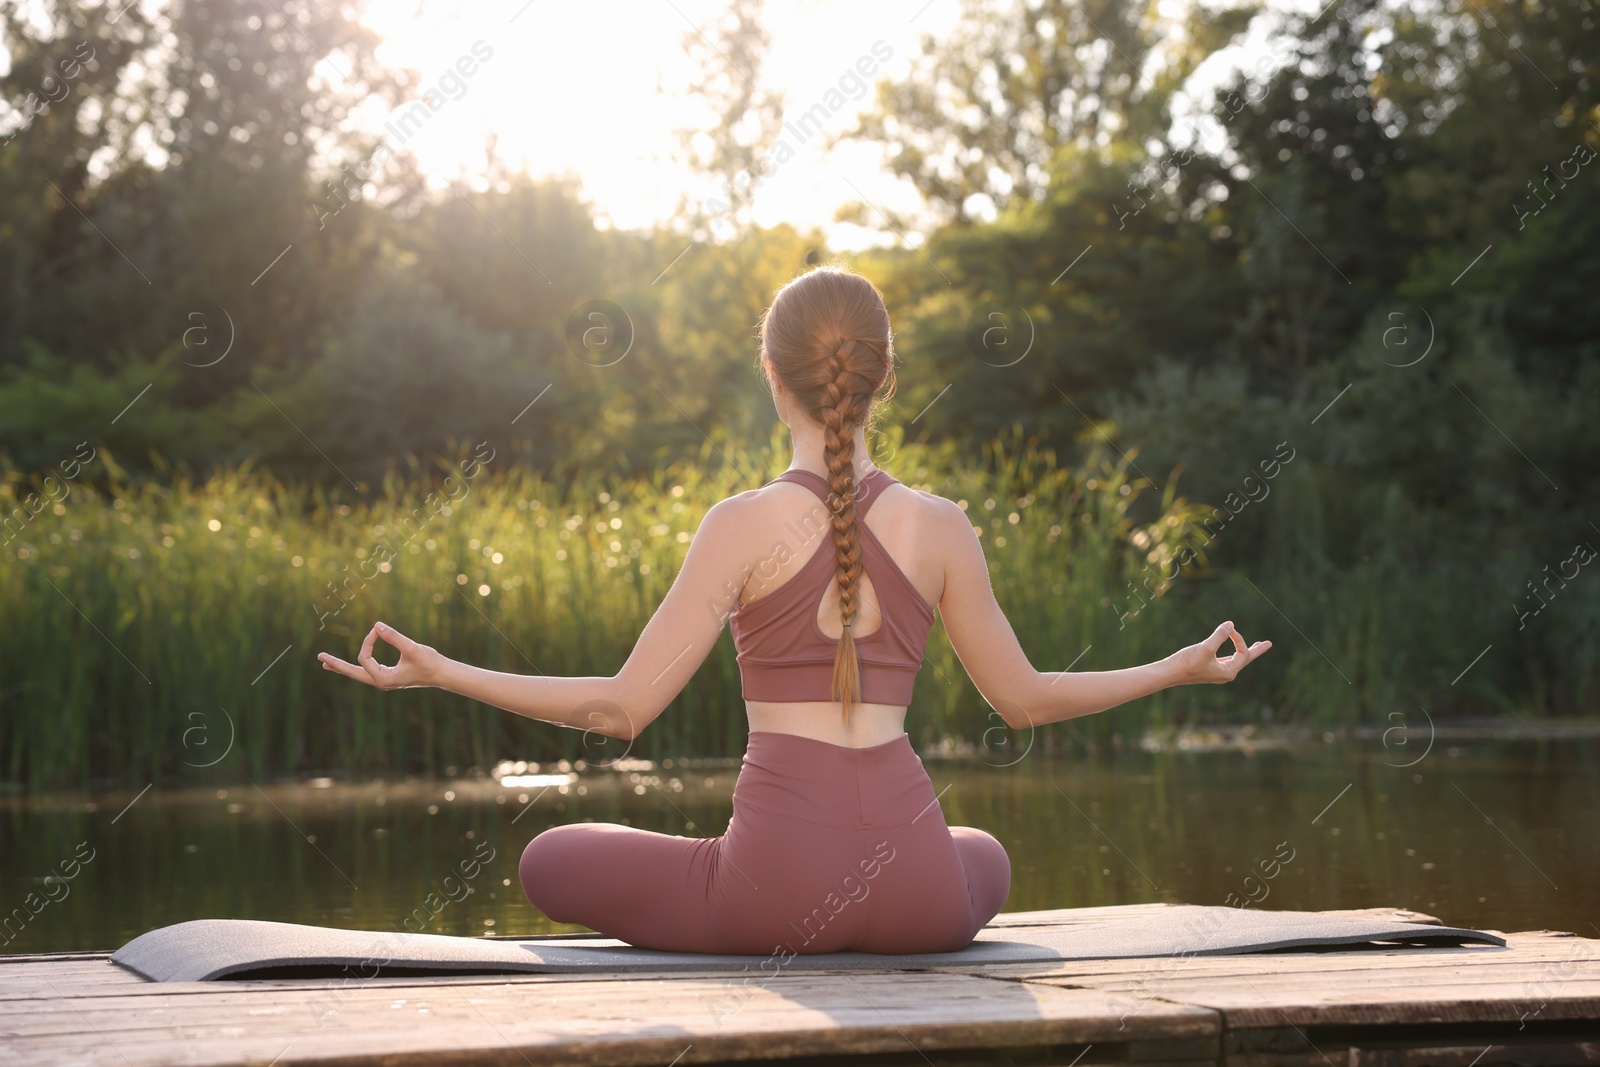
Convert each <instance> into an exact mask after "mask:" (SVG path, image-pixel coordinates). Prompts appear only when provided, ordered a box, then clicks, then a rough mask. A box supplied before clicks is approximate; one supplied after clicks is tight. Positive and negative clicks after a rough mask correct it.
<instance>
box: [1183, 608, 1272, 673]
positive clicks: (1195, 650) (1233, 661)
mask: <svg viewBox="0 0 1600 1067" xmlns="http://www.w3.org/2000/svg"><path fill="white" fill-rule="evenodd" d="M1230 637H1231V638H1233V644H1234V651H1233V652H1232V653H1230V654H1229V655H1226V656H1220V657H1219V656H1218V655H1217V651H1218V650H1219V649H1221V648H1222V646H1223V645H1224V644H1225V643H1226V642H1227V640H1228V638H1230ZM1271 647H1272V642H1271V641H1257V642H1256V643H1255V644H1253V645H1249V646H1246V645H1245V643H1244V637H1243V636H1241V635H1240V633H1239V631H1238V630H1236V629H1234V628H1233V623H1231V622H1225V623H1223V624H1222V625H1221V626H1218V627H1217V628H1216V629H1215V630H1214V631H1212V634H1211V636H1210V637H1208V638H1206V639H1205V640H1204V641H1201V642H1200V643H1199V644H1195V645H1190V646H1189V647H1188V648H1181V649H1179V650H1178V651H1176V652H1174V653H1173V654H1172V655H1171V656H1170V657H1169V658H1170V659H1171V660H1172V661H1173V663H1174V665H1175V666H1176V667H1177V669H1178V674H1179V680H1178V683H1177V684H1179V685H1197V684H1200V683H1210V684H1212V685H1222V684H1224V683H1226V682H1231V681H1233V680H1234V678H1236V677H1237V676H1238V674H1239V672H1240V671H1242V670H1244V668H1245V664H1247V663H1249V662H1251V661H1252V660H1254V659H1255V658H1256V657H1257V656H1260V655H1261V654H1262V653H1263V652H1265V651H1266V650H1267V649H1269V648H1271Z"/></svg>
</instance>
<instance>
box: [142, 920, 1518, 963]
mask: <svg viewBox="0 0 1600 1067" xmlns="http://www.w3.org/2000/svg"><path fill="white" fill-rule="evenodd" d="M1058 922H1059V925H1057V924H1052V925H1044V926H1022V927H1018V926H1007V927H986V928H985V929H983V930H981V931H980V932H979V933H978V936H977V938H976V939H975V940H974V941H973V942H972V944H970V945H968V946H967V947H966V948H963V949H961V950H959V951H957V952H932V953H923V954H919V955H906V956H889V955H878V954H874V953H870V952H832V953H817V954H813V955H806V954H803V953H802V954H795V955H790V954H788V953H784V954H782V955H776V954H773V955H759V956H728V955H713V954H702V953H693V952H662V951H659V950H656V949H646V948H634V947H633V946H631V945H628V944H626V943H625V942H622V941H617V940H615V939H612V938H605V937H598V936H596V937H580V938H546V939H543V940H541V939H537V938H530V939H528V940H525V941H524V940H485V939H483V938H474V937H446V936H442V935H439V934H408V933H382V932H375V931H367V930H336V929H331V928H328V927H322V926H300V925H297V924H294V923H277V922H262V921H258V920H254V919H196V920H193V921H191V922H183V923H177V924H176V925H173V926H163V927H161V928H160V929H157V930H151V931H150V932H149V933H147V934H141V935H140V936H138V937H136V938H134V939H133V940H132V941H129V942H128V943H127V944H126V945H123V946H122V947H121V948H120V949H118V950H117V951H116V952H115V953H113V954H112V956H111V960H112V962H114V963H119V964H121V965H122V966H124V967H126V968H128V969H129V970H131V971H134V972H135V973H137V974H140V975H143V976H144V977H146V978H149V979H152V980H154V981H157V982H196V981H211V980H214V979H219V978H248V977H251V976H257V977H265V976H269V975H270V976H271V977H284V976H287V975H290V974H293V975H296V976H305V977H309V976H311V975H312V974H314V973H316V972H319V971H320V972H322V973H324V974H327V973H338V974H341V975H342V976H345V977H353V978H374V977H378V976H379V975H384V976H391V975H404V974H412V975H415V974H504V973H519V972H534V973H538V972H545V973H559V972H567V973H570V972H592V973H596V974H612V973H619V972H629V971H724V970H725V971H732V972H741V971H743V970H744V969H746V968H758V967H759V965H760V964H761V962H762V961H771V962H769V963H768V964H767V966H766V971H767V972H769V973H772V972H775V971H776V972H778V973H785V974H788V973H793V972H796V971H815V970H920V969H923V968H926V967H934V966H949V965H956V966H967V965H971V964H978V963H1037V962H1046V961H1050V960H1088V959H1126V958H1134V957H1144V956H1185V955H1202V956H1215V955H1229V954H1232V953H1241V952H1266V951H1271V950H1273V949H1283V948H1296V947H1328V946H1339V945H1358V944H1365V943H1367V942H1374V941H1376V942H1398V943H1405V944H1439V943H1443V944H1462V943H1464V942H1469V941H1476V942H1483V943H1487V944H1491V945H1500V946H1504V945H1505V939H1504V938H1501V937H1496V936H1495V935H1493V934H1486V933H1483V932H1481V931H1478V930H1463V929H1458V928H1456V927H1451V926H1437V925H1432V924H1424V923H1406V922H1395V921H1388V920H1376V919H1355V918H1339V917H1332V916H1325V915H1319V914H1317V913H1316V912H1293V911H1259V910H1255V909H1249V908H1229V907H1218V906H1207V905H1198V904H1179V905H1172V906H1171V907H1169V908H1166V909H1162V910H1161V911H1158V912H1155V913H1153V914H1149V915H1140V916H1137V917H1129V918H1123V919H1113V920H1109V921H1090V922H1074V921H1073V920H1072V919H1071V916H1070V913H1067V914H1065V915H1062V916H1061V917H1060V919H1059V920H1058ZM801 943H802V937H801V936H800V935H798V934H797V935H796V936H795V938H794V939H793V940H792V941H790V945H791V947H792V948H799V947H801ZM346 968H347V969H346Z"/></svg>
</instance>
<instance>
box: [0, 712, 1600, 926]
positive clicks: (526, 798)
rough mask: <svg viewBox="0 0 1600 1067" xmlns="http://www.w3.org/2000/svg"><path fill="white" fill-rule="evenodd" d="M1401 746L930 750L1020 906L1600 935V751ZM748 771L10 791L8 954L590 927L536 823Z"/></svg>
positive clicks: (671, 799) (723, 807)
mask: <svg viewBox="0 0 1600 1067" xmlns="http://www.w3.org/2000/svg"><path fill="white" fill-rule="evenodd" d="M1411 747H1412V750H1413V753H1415V752H1416V751H1417V750H1419V749H1420V747H1421V746H1420V745H1413V746H1411ZM1400 751H1401V750H1398V749H1397V748H1391V749H1385V748H1384V747H1383V746H1382V745H1380V744H1378V743H1377V742H1376V741H1370V742H1368V741H1360V740H1349V739H1341V740H1339V741H1337V742H1332V743H1321V742H1312V743H1309V744H1301V745H1296V746H1290V747H1284V748H1269V749H1263V750H1255V751H1249V752H1246V751H1238V750H1225V751H1176V752H1164V753H1159V752H1148V751H1142V750H1132V751H1122V752H1118V753H1104V754H1101V755H1099V756H1097V757H1095V758H1094V759H1087V758H1079V759H1063V758H1055V759H1046V758H1044V757H1042V756H1040V755H1037V754H1035V755H1031V756H1029V757H1028V758H1024V759H1022V760H1021V761H1020V762H1017V763H1016V764H1014V765H1012V766H1009V767H994V766H988V765H986V764H985V762H984V761H982V760H978V761H971V760H963V761H958V760H944V759H936V758H932V757H931V756H930V757H927V758H926V760H925V762H926V764H927V767H928V770H929V774H930V776H931V777H932V779H933V782H934V785H935V787H936V788H937V789H940V790H943V791H944V792H943V794H942V796H943V799H942V804H943V807H944V810H945V814H946V818H947V820H948V821H949V822H950V823H951V824H958V823H965V824H967V825H971V826H978V827H982V828H983V829H986V830H988V831H989V832H991V833H993V834H994V835H995V836H996V837H998V838H999V839H1000V840H1001V841H1002V842H1003V843H1004V844H1005V846H1006V849H1007V850H1008V851H1009V852H1010V854H1011V857H1012V865H1013V883H1012V890H1011V898H1010V900H1009V901H1008V902H1007V904H1006V910H1008V911H1019V910H1027V909H1034V908H1051V907H1074V906H1088V905H1100V904H1126V903H1138V902H1145V901H1169V902H1175V903H1177V902H1186V903H1197V904H1223V903H1230V902H1231V903H1236V904H1237V903H1240V902H1243V901H1245V900H1251V901H1253V902H1255V903H1254V904H1253V906H1259V907H1266V908H1286V909H1329V908H1358V907H1374V906H1381V905H1395V906H1400V907H1408V908H1412V909H1416V910H1419V911H1426V912H1429V913H1431V914H1434V915H1437V916H1439V917H1440V918H1441V919H1443V920H1444V921H1445V922H1447V923H1451V924H1456V925H1466V926H1476V927H1479V928H1488V929H1496V930H1501V931H1513V930H1527V929H1540V928H1550V929H1560V930H1570V931H1574V932H1577V933H1580V934H1583V935H1586V936H1590V937H1600V925H1597V924H1600V740H1597V739H1595V738H1593V737H1589V738H1578V739H1566V740H1556V741H1551V740H1544V741H1506V740H1492V739H1490V740H1456V741H1452V742H1448V743H1446V742H1445V741H1444V740H1442V739H1440V740H1439V741H1438V742H1437V743H1436V744H1435V745H1434V746H1433V748H1432V749H1431V750H1430V751H1428V753H1427V755H1426V756H1424V757H1423V758H1422V759H1421V760H1420V762H1417V763H1416V764H1415V765H1414V766H1411V767H1397V766H1394V764H1397V763H1401V762H1409V761H1410V760H1412V759H1415V758H1416V756H1415V755H1414V754H1413V755H1406V756H1403V757H1402V756H1401V755H1400V754H1399V752H1400ZM735 769H736V768H735V767H734V766H731V765H727V764H726V763H724V764H723V765H716V764H705V763H687V764H686V763H684V762H681V761H679V762H676V763H674V764H673V765H671V766H668V765H667V761H662V762H661V763H659V764H656V765H653V766H650V767H649V768H648V769H646V768H642V767H638V766H634V767H632V768H630V769H629V770H628V771H624V772H619V771H616V770H606V771H594V770H586V771H585V772H584V773H583V774H582V775H579V776H577V777H576V778H574V779H573V780H571V781H570V782H567V781H566V776H565V775H561V774H557V773H556V772H557V771H558V769H557V768H554V767H544V768H541V770H542V771H544V772H545V773H547V774H552V775H554V778H552V779H551V780H550V781H555V780H560V781H563V782H565V791H564V792H563V790H562V786H561V785H558V784H549V782H548V781H541V780H534V781H514V782H513V784H504V783H502V782H501V781H498V780H496V779H493V778H484V779H479V780H476V781H460V782H435V781H406V782H373V783H366V784H343V783H333V782H329V781H327V780H325V779H323V780H315V781H312V782H300V783H294V784H269V785H264V786H261V787H259V788H258V787H256V786H254V785H250V784H245V785H243V786H238V785H235V786H230V787H228V788H227V789H217V788H208V789H203V790H177V791H166V792H163V791H158V790H150V791H148V792H147V793H145V794H143V795H138V796H137V799H135V797H136V794H135V793H134V792H133V791H128V792H123V793H118V794H105V795H95V796H85V795H70V796H49V797H35V798H26V799H22V798H13V799H10V800H6V801H0V805H3V806H0V856H3V864H0V865H3V871H0V893H3V897H0V906H3V907H4V908H5V909H6V913H7V915H8V916H9V918H8V920H7V926H6V928H5V931H4V933H3V934H0V952H5V953H18V952H45V951H62V950H81V949H110V948H114V947H116V946H118V945H120V944H122V943H123V942H125V941H127V940H128V939H129V938H131V937H133V936H135V935H137V934H139V933H142V932H144V931H145V930H148V929H151V928H152V927H156V926H161V925H165V924H167V923H175V922H181V921H183V920H186V919H196V918H205V917H234V918H254V919H276V920H282V921H293V922H306V923H319V924H324V925H330V926H344V927H355V928H363V929H373V930H389V929H395V928H399V926H400V924H401V922H402V920H403V919H405V918H406V917H407V916H413V918H412V922H411V925H410V928H411V929H413V930H416V929H423V928H424V927H422V926H421V923H422V920H423V919H424V918H425V919H426V920H427V926H426V927H425V929H426V930H427V932H430V933H449V934H483V933H494V934H526V933H548V932H551V931H558V930H571V929H575V928H574V927H565V926H558V925H555V924H551V923H549V922H548V921H546V920H545V919H544V918H543V916H541V915H540V914H539V913H538V912H537V911H536V910H535V909H534V908H533V907H532V906H531V905H529V904H528V903H527V902H526V901H525V900H524V899H523V897H522V894H521V892H520V891H519V890H518V888H517V884H516V867H517V859H518V855H519V853H520V851H521V849H522V847H523V845H525V844H526V842H527V841H528V840H529V839H530V838H531V837H533V835H534V834H536V833H538V832H539V831H540V830H542V829H544V828H545V827H548V826H552V825H556V824H559V823H564V822H574V821H582V820H586V819H590V820H595V821H614V822H625V823H629V824H631V825H634V826H641V827H644V828H647V829H652V830H659V831H663V832H668V833H678V834H688V835H701V836H711V835H715V834H718V833H721V832H722V831H723V829H724V828H725V827H726V825H727V820H728V815H729V811H730V797H731V795H732V791H733V783H734V773H735ZM130 802H133V803H132V804H131V806H129V804H130ZM48 875H55V876H56V880H50V881H48V882H47V881H46V876H48ZM68 875H70V876H71V877H70V880H68V878H67V876H68ZM1269 875H1270V877H1269ZM468 890H470V892H468ZM1230 895H1232V897H1231V900H1230ZM430 900H431V902H432V903H431V906H430V904H429V902H430Z"/></svg>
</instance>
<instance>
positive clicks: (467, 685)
mask: <svg viewBox="0 0 1600 1067" xmlns="http://www.w3.org/2000/svg"><path fill="white" fill-rule="evenodd" d="M743 504H744V502H743V501H740V500H739V498H738V497H729V498H728V499H726V500H722V501H719V502H718V503H717V504H715V505H713V506H712V507H711V509H710V510H709V511H707V512H706V515H705V518H704V519H702V520H701V522H700V528H699V529H698V530H697V531H696V532H695V535H694V540H693V541H692V542H691V543H690V545H689V551H688V553H687V554H686V555H685V557H684V561H683V567H682V569H680V570H679V571H678V575H677V577H676V578H674V579H673V582H672V588H671V589H669V590H668V591H667V595H666V597H665V598H664V599H663V600H662V602H661V606H660V607H659V608H657V609H656V612H655V614H654V615H653V616H651V618H650V622H649V623H648V624H646V626H645V628H644V632H643V633H641V634H640V635H639V640H638V642H636V643H635V645H634V647H633V652H632V653H631V654H630V655H629V656H628V661H627V662H626V663H624V664H623V665H622V669H621V670H620V671H618V672H617V673H616V674H615V675H613V676H611V677H601V676H596V677H587V678H554V677H550V676H548V675H527V674H509V673H505V672H502V671H491V670H487V669H485V668H483V667H474V666H472V665H471V664H468V663H461V662H458V661H456V660H453V659H450V658H449V657H448V656H445V655H443V654H442V653H440V652H438V651H437V650H436V649H433V648H430V647H429V646H427V645H424V644H421V643H420V642H417V641H413V640H412V639H411V638H409V637H407V636H405V635H404V634H402V633H400V632H399V631H398V630H396V629H394V628H393V627H391V626H389V625H387V624H385V623H382V622H379V623H377V624H376V625H374V626H373V628H372V629H371V631H369V632H368V633H367V636H366V639H365V640H364V641H363V642H362V644H361V652H360V653H359V655H358V656H357V657H356V659H357V663H347V662H346V661H344V660H342V659H339V658H338V657H337V656H333V655H331V654H329V653H327V652H323V653H320V654H319V655H318V657H317V658H318V659H320V660H321V661H322V665H323V667H324V668H326V669H327V670H331V671H336V672H337V673H339V674H343V675H344V676H346V677H348V678H354V679H356V680H358V681H361V682H365V683H367V684H368V685H372V686H375V687H376V688H378V689H407V688H416V687H425V686H431V687H434V688H438V689H444V690H446V691H448V692H451V693H457V694H459V695H461V696H464V697H468V698H470V699H472V700H478V701H481V702H483V703H485V704H493V705H494V706H495V707H497V708H503V709H505V710H506V711H511V712H515V713H516V714H518V715H524V716H527V717H528V718H530V719H537V720H539V721H540V722H548V723H553V724H555V725H557V726H570V727H572V728H574V729H578V730H585V731H592V732H594V733H599V734H604V735H606V736H608V737H617V738H622V739H624V740H631V739H632V738H634V737H636V736H638V734H639V732H640V731H641V730H643V729H644V728H645V727H646V726H648V725H649V724H650V723H651V722H653V721H654V720H655V718H656V717H657V716H658V715H660V714H661V713H662V711H664V710H666V707H667V705H668V704H669V703H671V702H672V698H673V697H675V696H677V695H678V693H679V692H680V691H681V690H682V689H683V687H684V685H685V684H686V683H687V682H688V681H689V679H690V677H692V676H693V674H694V672H695V671H696V670H698V669H699V667H700V664H701V663H702V662H704V661H705V658H706V656H707V655H709V654H710V652H711V649H712V648H713V647H714V646H715V645H716V642H717V638H718V636H720V635H721V633H722V627H723V624H724V623H725V622H726V621H727V617H728V614H729V613H730V612H731V611H732V610H733V609H734V607H735V606H736V604H737V602H738V596H739V590H740V589H741V588H742V587H743V584H744V581H745V578H746V576H747V574H748V571H749V565H748V562H747V560H748V557H749V553H750V547H749V546H750V545H751V544H752V543H753V541H752V539H751V536H750V531H749V530H748V529H747V522H746V521H745V520H744V519H743V518H742V512H743V510H744V509H743ZM579 610H581V607H580V608H579ZM378 638H382V639H383V640H384V641H386V642H387V643H389V644H391V645H393V646H394V647H395V648H396V649H398V650H399V652H400V661H399V662H398V663H396V664H394V665H393V666H389V665H387V664H383V663H379V662H378V660H377V658H376V657H375V656H374V655H373V650H374V647H375V643H376V641H377V639H378ZM358 664H359V665H358Z"/></svg>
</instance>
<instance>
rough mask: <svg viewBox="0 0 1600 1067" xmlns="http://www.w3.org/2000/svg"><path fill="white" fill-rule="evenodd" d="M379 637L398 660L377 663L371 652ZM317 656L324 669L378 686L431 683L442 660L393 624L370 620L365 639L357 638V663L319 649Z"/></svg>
mask: <svg viewBox="0 0 1600 1067" xmlns="http://www.w3.org/2000/svg"><path fill="white" fill-rule="evenodd" d="M380 637H382V638H383V639H384V640H385V641H387V642H388V643H389V644H391V645H393V646H394V647H395V648H398V649H399V650H400V662H399V663H396V664H395V665H394V666H393V667H391V666H389V665H388V664H385V663H379V662H378V659H377V657H376V656H374V655H373V654H372V649H373V644H374V642H376V641H377V639H378V638H380ZM317 658H318V659H320V660H321V661H322V666H323V667H324V668H326V669H327V670H330V671H337V672H339V673H340V674H342V675H344V676H345V677H346V678H354V679H356V681H358V682H366V683H367V684H368V685H370V686H373V687H375V688H378V689H413V688H417V687H425V686H430V685H432V684H434V683H433V681H432V679H433V678H434V677H436V676H437V673H438V668H439V665H440V664H442V663H443V662H444V657H443V656H441V655H440V654H439V653H438V652H437V651H435V650H434V649H432V648H429V647H428V646H427V645H423V644H418V643H417V642H415V641H413V640H411V638H409V637H407V636H406V635H405V634H403V633H401V632H400V631H399V630H396V629H395V628H394V627H392V626H389V625H387V624H385V623H381V622H379V623H374V624H373V626H372V629H371V630H368V631H367V639H366V640H365V641H363V642H361V652H360V653H359V654H358V655H357V656H356V659H357V660H359V661H360V663H361V666H359V667H358V666H356V665H355V664H354V663H346V662H345V661H344V660H342V659H340V658H339V657H338V656H334V655H331V654H329V653H327V652H319V653H318V654H317Z"/></svg>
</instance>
